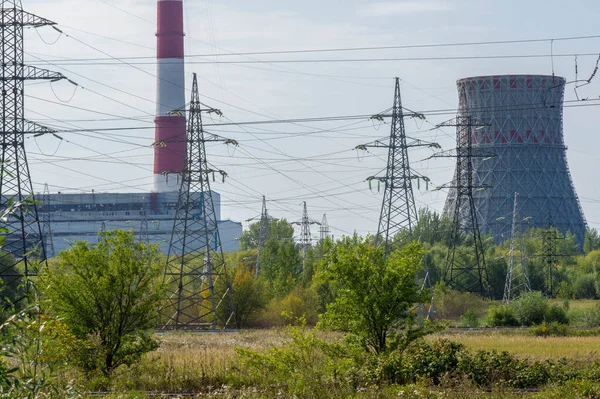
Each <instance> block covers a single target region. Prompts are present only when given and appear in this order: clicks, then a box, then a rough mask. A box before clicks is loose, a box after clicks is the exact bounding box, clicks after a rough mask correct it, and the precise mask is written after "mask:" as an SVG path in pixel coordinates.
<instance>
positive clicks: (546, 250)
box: [542, 211, 561, 297]
mask: <svg viewBox="0 0 600 399" xmlns="http://www.w3.org/2000/svg"><path fill="white" fill-rule="evenodd" d="M546 225H547V228H546V230H544V231H542V264H543V265H544V294H546V295H547V296H550V297H552V296H554V293H555V287H554V280H555V274H556V261H557V259H558V257H559V256H560V255H559V254H558V253H557V250H556V241H557V240H560V239H561V238H560V237H559V236H558V233H557V232H556V229H555V227H554V226H553V225H552V215H551V213H550V211H548V214H547V217H546Z"/></svg>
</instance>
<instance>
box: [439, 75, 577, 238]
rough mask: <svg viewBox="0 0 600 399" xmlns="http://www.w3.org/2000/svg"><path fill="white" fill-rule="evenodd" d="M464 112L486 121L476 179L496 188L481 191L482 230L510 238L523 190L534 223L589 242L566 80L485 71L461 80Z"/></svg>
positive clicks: (450, 206) (478, 143)
mask: <svg viewBox="0 0 600 399" xmlns="http://www.w3.org/2000/svg"><path fill="white" fill-rule="evenodd" d="M457 87H458V94H459V103H460V104H459V114H460V115H466V113H467V112H468V113H469V115H470V116H472V117H473V118H475V119H477V120H481V121H484V122H485V124H486V125H487V126H485V127H484V128H481V129H477V130H475V131H473V133H472V135H471V139H472V141H473V148H474V150H475V151H483V152H486V153H487V154H489V158H487V159H483V158H480V159H475V160H474V163H473V179H474V181H475V182H476V184H478V185H484V186H488V187H489V189H487V190H483V191H477V192H475V193H474V194H473V196H474V201H475V207H476V209H477V214H478V218H479V221H480V223H481V230H482V233H484V234H487V233H490V232H491V233H492V234H493V235H494V238H495V240H496V242H501V241H505V240H507V239H508V238H509V237H510V232H511V222H510V217H508V216H509V215H510V214H511V211H512V205H513V204H512V203H513V194H514V193H515V192H518V193H520V202H521V204H520V212H521V215H523V216H524V217H528V218H530V227H536V228H544V227H545V215H546V214H547V212H551V213H552V215H553V218H554V224H553V226H554V227H555V228H556V229H557V230H558V231H560V232H561V233H563V234H565V233H566V232H567V231H570V232H571V233H573V234H574V235H575V237H576V241H577V242H578V243H579V244H580V245H581V247H583V246H582V244H583V240H584V235H585V230H586V221H585V219H584V216H583V212H582V209H581V206H580V204H579V200H578V198H577V195H576V193H575V190H574V188H573V184H572V180H571V174H570V172H569V168H568V165H567V159H566V147H565V144H564V136H563V121H562V119H563V96H564V88H565V80H564V79H563V78H561V77H555V76H545V75H503V76H480V77H472V78H466V79H461V80H459V81H458V82H457ZM455 206H456V190H452V191H451V192H450V194H449V195H448V199H447V201H446V204H445V208H444V209H445V214H446V215H452V214H453V212H454V208H455Z"/></svg>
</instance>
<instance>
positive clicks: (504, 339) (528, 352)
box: [429, 334, 600, 359]
mask: <svg viewBox="0 0 600 399" xmlns="http://www.w3.org/2000/svg"><path fill="white" fill-rule="evenodd" d="M436 338H446V339H449V340H451V341H455V342H459V343H461V344H463V345H465V346H466V347H467V348H469V349H473V350H492V349H495V350H497V351H507V352H510V353H513V354H515V355H518V356H523V357H532V358H538V359H551V358H562V357H567V358H571V359H584V358H590V357H595V358H598V354H599V353H600V337H548V338H542V337H533V336H526V335H505V334H487V335H483V334H451V335H450V334H440V335H435V336H432V337H429V339H436Z"/></svg>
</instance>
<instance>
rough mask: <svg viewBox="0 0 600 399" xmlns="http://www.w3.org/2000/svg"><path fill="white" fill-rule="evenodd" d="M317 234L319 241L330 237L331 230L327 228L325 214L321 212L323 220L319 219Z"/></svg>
mask: <svg viewBox="0 0 600 399" xmlns="http://www.w3.org/2000/svg"><path fill="white" fill-rule="evenodd" d="M319 234H320V236H321V237H320V239H321V242H323V241H325V240H326V239H327V238H328V237H330V234H331V230H330V229H329V223H328V222H327V215H326V214H323V220H321V227H319Z"/></svg>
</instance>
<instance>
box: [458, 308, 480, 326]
mask: <svg viewBox="0 0 600 399" xmlns="http://www.w3.org/2000/svg"><path fill="white" fill-rule="evenodd" d="M460 325H461V326H463V327H479V315H477V313H476V312H475V311H474V310H467V311H466V312H465V313H463V314H462V316H460Z"/></svg>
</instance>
